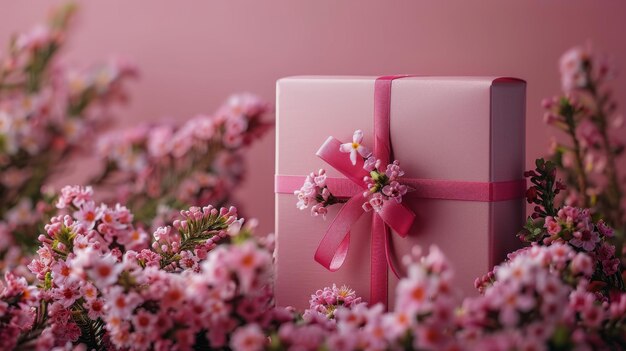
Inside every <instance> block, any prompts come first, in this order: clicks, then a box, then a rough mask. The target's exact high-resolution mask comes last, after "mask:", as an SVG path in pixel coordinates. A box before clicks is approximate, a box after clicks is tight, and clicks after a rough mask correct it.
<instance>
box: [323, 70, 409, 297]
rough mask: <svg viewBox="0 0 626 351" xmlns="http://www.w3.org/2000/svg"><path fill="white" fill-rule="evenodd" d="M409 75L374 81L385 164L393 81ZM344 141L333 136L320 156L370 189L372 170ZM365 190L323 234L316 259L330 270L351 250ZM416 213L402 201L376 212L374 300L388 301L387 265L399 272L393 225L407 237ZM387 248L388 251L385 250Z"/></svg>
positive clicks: (377, 139) (378, 151) (377, 148)
mask: <svg viewBox="0 0 626 351" xmlns="http://www.w3.org/2000/svg"><path fill="white" fill-rule="evenodd" d="M404 77H407V76H387V77H380V78H378V79H377V80H376V82H375V85H374V150H373V151H374V152H373V155H374V157H376V158H377V159H379V160H381V163H382V164H389V160H390V159H391V142H390V130H389V126H390V108H391V82H392V81H393V80H394V79H397V78H404ZM340 145H341V142H339V141H338V140H337V139H335V138H333V137H329V138H328V139H327V140H326V142H325V143H324V144H323V145H322V146H321V147H320V149H319V150H318V152H317V156H319V157H320V158H321V159H323V160H324V161H325V162H326V163H328V164H329V165H331V166H332V167H333V168H335V169H336V170H338V171H339V172H341V173H342V174H343V175H344V176H346V177H347V178H348V179H349V180H350V181H352V182H353V183H355V184H356V185H357V186H359V187H360V188H362V189H363V190H367V187H366V184H365V182H364V180H363V179H364V177H367V176H369V173H368V172H367V171H366V170H365V169H364V168H363V163H364V161H363V159H361V158H359V159H358V160H357V163H356V165H353V164H352V162H351V161H350V160H349V158H348V157H346V154H345V153H342V152H341V151H340V150H339V148H340ZM361 194H362V191H361V192H357V194H355V195H354V196H352V197H351V198H350V199H349V200H348V201H347V202H346V203H345V204H344V205H343V207H342V208H341V210H340V211H339V213H338V214H337V216H336V217H335V219H334V220H333V222H332V223H331V224H330V226H329V228H328V230H327V231H326V234H325V235H324V237H323V238H322V241H321V242H320V244H319V246H318V248H317V250H316V252H315V260H316V261H317V262H318V263H320V264H321V265H322V266H324V267H326V268H327V269H328V270H330V271H336V270H337V269H339V268H340V267H341V265H342V264H343V262H344V261H345V259H346V256H347V254H348V247H349V246H350V228H351V227H352V225H353V224H354V223H355V222H356V221H357V220H358V219H359V218H360V217H361V215H363V213H364V212H365V210H364V209H363V207H362V206H361V205H362V203H363V197H362V195H361ZM414 219H415V213H414V212H413V211H411V210H410V209H409V208H407V207H406V206H405V205H404V204H402V203H397V202H396V201H385V202H384V204H383V206H382V209H381V210H380V211H377V212H374V215H373V217H372V238H371V272H370V276H371V284H370V287H371V288H370V303H372V304H374V303H378V302H382V303H384V304H386V302H387V267H388V266H389V267H391V270H392V271H393V273H394V274H395V275H396V276H398V272H397V269H396V268H395V265H394V264H393V259H392V256H391V249H390V232H389V228H391V229H393V230H394V231H395V232H396V233H398V235H400V236H401V237H406V235H407V233H408V231H409V229H410V228H411V225H412V224H413V221H414ZM383 252H384V253H383ZM382 257H385V259H386V261H383V260H382V259H381V258H382Z"/></svg>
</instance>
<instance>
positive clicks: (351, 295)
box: [304, 284, 363, 319]
mask: <svg viewBox="0 0 626 351" xmlns="http://www.w3.org/2000/svg"><path fill="white" fill-rule="evenodd" d="M360 303H363V302H362V301H361V298H360V297H358V296H357V295H356V292H355V291H354V290H352V289H350V288H349V287H347V286H345V285H344V286H342V287H341V288H338V287H337V285H335V284H333V286H332V287H330V288H328V287H327V288H324V289H322V290H318V291H316V292H315V294H313V295H311V300H309V305H310V307H309V309H308V310H306V311H305V313H304V316H305V317H306V316H307V315H309V316H310V315H313V314H321V315H323V316H324V317H325V318H328V319H333V318H334V317H335V311H337V308H339V307H346V308H352V307H354V306H355V305H357V304H360Z"/></svg>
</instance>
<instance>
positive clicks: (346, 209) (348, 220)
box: [315, 196, 364, 272]
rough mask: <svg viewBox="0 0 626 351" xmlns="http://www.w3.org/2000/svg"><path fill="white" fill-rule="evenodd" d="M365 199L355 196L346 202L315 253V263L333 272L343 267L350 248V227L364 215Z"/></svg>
mask: <svg viewBox="0 0 626 351" xmlns="http://www.w3.org/2000/svg"><path fill="white" fill-rule="evenodd" d="M362 203H363V198H361V197H360V196H354V197H352V198H351V199H350V200H348V202H346V203H345V204H344V205H343V207H342V208H341V210H339V213H337V216H336V217H335V219H334V220H333V222H332V223H331V224H330V226H329V227H328V230H327V231H326V234H324V237H323V238H322V241H321V242H320V244H319V246H318V247H317V250H316V251H315V261H317V262H318V263H319V264H321V265H322V266H324V267H325V268H326V269H328V270H329V271H331V272H335V271H336V270H338V269H339V268H341V266H342V265H343V262H344V261H345V260H346V256H347V255H348V248H349V246H350V227H352V224H354V222H356V221H357V220H358V219H359V217H361V215H362V214H363V212H364V210H363V208H362V207H361V205H362Z"/></svg>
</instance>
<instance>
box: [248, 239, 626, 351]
mask: <svg viewBox="0 0 626 351" xmlns="http://www.w3.org/2000/svg"><path fill="white" fill-rule="evenodd" d="M417 252H419V250H417ZM592 262H593V259H592V258H591V256H589V255H588V254H587V253H585V252H576V251H575V250H574V249H573V248H572V247H571V246H568V245H565V244H560V243H555V244H554V245H552V246H549V247H547V246H538V245H535V246H532V247H529V248H525V249H523V250H520V251H518V252H516V253H514V254H512V255H511V256H510V260H509V261H507V262H505V263H503V264H501V265H500V266H498V267H496V268H495V270H494V271H493V272H490V274H488V275H487V276H485V277H484V278H481V279H478V282H477V285H478V287H479V288H480V290H481V292H482V294H481V295H480V296H478V297H469V298H466V299H464V300H463V301H462V302H460V301H459V300H458V299H457V296H458V295H457V292H456V291H455V290H454V289H453V288H452V284H453V280H452V279H453V272H452V269H451V267H450V266H449V263H448V261H447V260H446V258H445V256H444V255H443V254H442V253H441V252H440V251H439V250H437V249H436V248H431V250H430V253H429V254H428V255H426V256H421V255H419V254H414V255H413V256H412V258H410V259H408V262H407V263H408V269H409V275H408V277H407V278H404V279H402V280H401V281H400V283H399V284H398V287H397V290H396V306H395V308H394V310H393V311H390V312H386V313H385V312H384V311H383V307H382V306H381V305H376V306H369V307H368V306H367V305H366V304H353V305H351V306H340V307H338V308H336V310H334V311H333V314H332V315H328V316H327V317H326V318H333V320H331V321H329V320H328V319H325V318H323V314H313V315H311V314H309V317H308V318H306V314H305V318H304V320H294V321H287V322H285V323H283V324H282V325H281V326H280V327H279V328H278V330H277V331H276V332H275V333H273V334H271V336H270V340H263V339H262V338H253V335H262V334H261V332H260V330H258V329H257V330H256V333H253V332H252V330H249V329H245V330H246V332H247V333H250V344H249V346H250V347H249V348H240V349H241V350H262V349H302V350H316V349H320V348H322V349H329V350H389V349H391V350H396V349H402V350H544V349H572V348H574V347H576V348H577V349H607V350H608V349H620V348H621V347H622V346H623V345H624V342H626V337H625V335H626V329H625V326H624V322H626V294H624V293H621V294H618V295H615V296H613V298H611V299H610V300H609V299H606V298H605V297H604V296H602V295H599V294H597V293H596V292H595V291H594V290H593V289H594V287H593V285H591V284H589V282H588V279H589V277H590V276H591V273H592V267H591V265H592ZM324 291H330V289H326V290H324ZM316 295H318V294H316ZM316 295H314V296H316ZM319 295H322V294H321V293H320V294H319ZM307 312H308V311H307ZM308 313H310V312H308ZM331 322H332V323H331Z"/></svg>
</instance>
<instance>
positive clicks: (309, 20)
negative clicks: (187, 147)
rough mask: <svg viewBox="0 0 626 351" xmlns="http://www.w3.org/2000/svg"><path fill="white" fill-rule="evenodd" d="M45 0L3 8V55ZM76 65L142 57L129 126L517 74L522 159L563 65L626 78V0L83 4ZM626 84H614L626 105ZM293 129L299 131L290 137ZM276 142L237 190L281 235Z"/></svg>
mask: <svg viewBox="0 0 626 351" xmlns="http://www.w3.org/2000/svg"><path fill="white" fill-rule="evenodd" d="M52 3H60V2H59V1H49V2H46V3H45V5H42V2H38V3H36V2H26V1H15V0H0V42H1V43H2V46H0V50H4V48H5V46H4V43H6V42H7V40H8V38H9V36H10V34H11V33H13V32H15V31H16V30H25V29H27V28H30V27H31V26H32V25H33V24H35V23H38V22H39V21H40V20H42V19H43V18H44V15H45V13H46V12H47V9H48V6H49V4H52ZM79 3H81V4H82V13H81V16H80V19H79V23H78V28H77V29H78V30H77V31H76V32H75V33H74V35H73V37H72V40H71V46H70V47H69V50H68V52H67V56H68V57H69V59H70V60H71V61H72V62H73V63H78V64H89V63H92V62H96V61H98V60H100V59H102V58H104V57H107V56H109V55H110V54H112V53H113V54H120V55H123V56H124V57H128V58H130V59H132V60H133V61H134V62H136V63H137V64H138V65H139V67H140V68H141V71H142V76H143V77H142V79H141V81H140V82H139V83H137V84H134V85H133V87H132V96H133V102H132V104H131V106H130V107H129V108H128V109H127V110H125V113H124V114H123V115H122V117H123V121H122V122H121V123H122V124H123V125H130V124H135V123H137V122H138V121H145V120H150V119H160V118H162V117H167V116H174V117H177V118H181V119H182V118H187V117H189V116H191V115H193V114H195V113H197V112H211V111H213V110H214V109H215V108H216V106H217V105H218V104H219V103H220V102H221V101H222V100H223V99H224V98H225V97H226V96H227V95H229V94H230V93H232V92H236V91H250V92H254V93H258V94H259V95H261V96H262V97H264V98H266V99H268V100H273V98H274V84H275V81H276V79H278V78H280V77H284V76H289V75H301V74H324V75H339V74H341V75H353V74H354V75H381V74H394V73H414V74H421V75H511V76H517V77H521V78H524V79H526V80H527V81H528V102H527V122H526V128H527V164H528V165H529V166H530V165H531V162H532V160H533V159H534V158H535V157H537V156H540V155H542V154H544V152H545V150H546V148H547V146H548V140H549V136H550V135H552V133H553V130H548V129H546V128H545V127H544V126H543V122H542V113H541V109H540V107H539V102H540V100H541V98H542V97H544V96H552V95H554V94H556V93H557V92H558V90H559V86H560V84H559V76H558V71H557V69H556V64H557V63H556V62H557V59H558V57H559V56H560V54H561V53H562V52H563V51H564V50H566V49H568V48H569V47H571V46H573V45H576V44H579V43H585V42H586V41H587V40H590V41H592V42H593V43H594V46H595V47H596V49H598V50H599V51H602V52H606V53H610V54H612V55H613V56H614V57H615V63H616V64H617V66H619V67H621V68H622V70H626V45H624V39H623V35H624V33H626V21H624V15H625V14H626V3H624V2H622V1H603V2H596V1H578V0H559V1H556V0H552V1H540V0H533V1H530V0H529V1H518V2H513V1H502V0H489V1H474V2H472V1H466V0H457V1H446V2H445V3H442V2H440V1H404V2H393V5H385V4H386V3H387V2H383V1H356V0H354V1H335V0H314V1H313V0H307V1H293V0H273V1H239V0H230V1H219V0H216V1H199V0H198V1H166V0H150V1H148V0H144V1H126V0H114V1H99V2H96V1H89V2H87V1H84V2H83V1H79ZM624 83H626V77H624V75H622V76H621V77H619V78H618V79H617V81H616V82H615V85H616V86H618V87H619V88H618V89H617V91H616V94H617V98H618V101H620V102H624V101H626V89H624V88H623V86H624ZM293 132H294V133H297V132H299V131H293ZM273 147H274V134H273V133H272V134H270V135H268V136H267V137H266V138H265V139H264V140H263V141H262V142H261V143H259V144H257V145H256V147H255V148H254V150H252V151H251V152H250V154H249V168H250V170H251V172H250V173H249V175H248V181H247V182H246V184H245V186H244V187H243V188H242V189H241V191H240V192H239V194H238V197H239V198H240V199H245V201H244V203H245V204H246V210H247V212H248V213H250V214H253V215H254V216H256V217H258V218H259V219H260V220H261V231H263V232H266V231H271V230H272V228H273V211H274V206H273V185H272V184H273V182H272V180H273V178H272V177H273V173H274V160H273V158H272V157H271V156H269V155H273V154H274V150H273Z"/></svg>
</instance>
